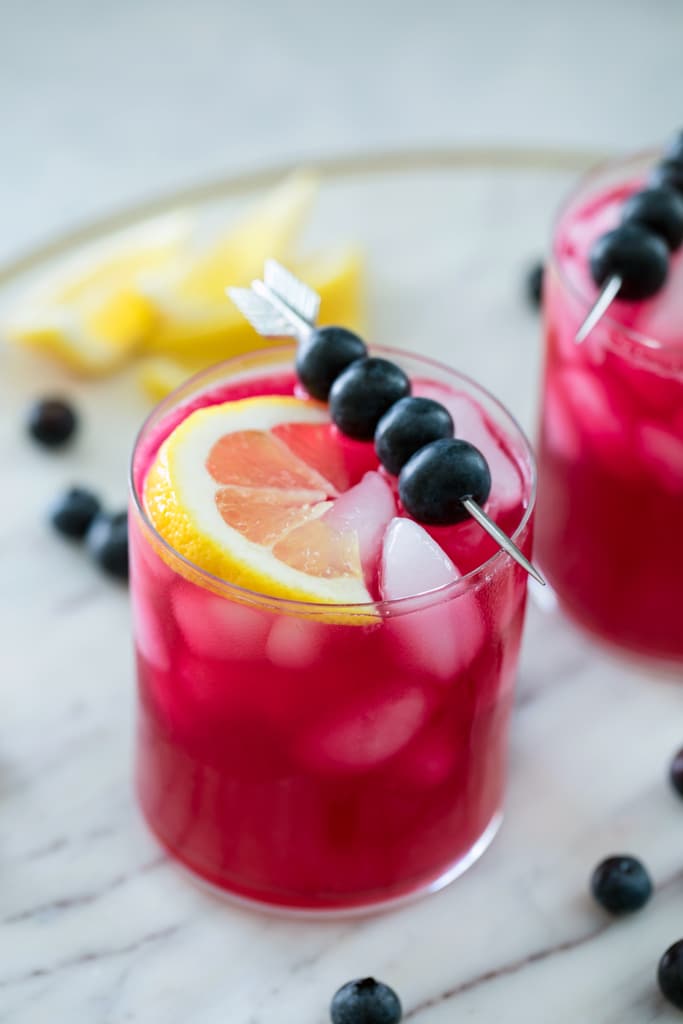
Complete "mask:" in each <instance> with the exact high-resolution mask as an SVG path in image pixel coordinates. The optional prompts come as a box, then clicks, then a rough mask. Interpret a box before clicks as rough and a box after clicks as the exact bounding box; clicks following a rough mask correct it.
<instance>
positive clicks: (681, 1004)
mask: <svg viewBox="0 0 683 1024" xmlns="http://www.w3.org/2000/svg"><path fill="white" fill-rule="evenodd" d="M657 981H658V982H659V988H660V990H661V993H662V995H663V996H664V998H665V999H668V1000H669V1002H670V1003H673V1005H674V1006H676V1007H678V1009H679V1010H683V939H679V941H678V942H674V944H673V946H669V948H668V949H667V951H666V953H665V954H664V956H663V957H662V959H661V960H660V961H659V967H658V968H657Z"/></svg>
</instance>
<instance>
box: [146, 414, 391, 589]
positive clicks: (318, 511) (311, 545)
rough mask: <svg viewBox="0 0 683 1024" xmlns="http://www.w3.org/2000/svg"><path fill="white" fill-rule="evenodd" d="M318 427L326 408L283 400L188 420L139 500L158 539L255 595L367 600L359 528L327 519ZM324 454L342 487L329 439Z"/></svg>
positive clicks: (329, 495)
mask: <svg viewBox="0 0 683 1024" xmlns="http://www.w3.org/2000/svg"><path fill="white" fill-rule="evenodd" d="M321 424H328V425H329V419H328V414H327V410H326V408H325V406H323V405H321V404H319V403H318V402H313V401H310V400H305V399H299V398H292V397H289V396H283V395H270V396H266V397H257V398H245V399H242V400H240V401H234V402H226V403H224V404H222V405H214V406H209V407H207V408H203V409H198V410H196V411H195V412H193V413H191V414H190V415H189V416H188V417H187V418H186V419H185V420H184V421H183V422H182V423H181V424H180V425H179V426H178V427H176V429H175V430H174V431H173V432H172V433H171V434H170V435H169V437H168V438H167V439H166V440H165V441H164V443H163V444H162V445H161V447H160V448H159V451H158V453H157V456H156V458H155V461H154V463H153V464H152V466H151V467H150V470H149V472H148V474H147V479H146V481H145V487H144V501H145V506H146V509H147V512H148V514H149V516H150V519H151V520H152V522H153V524H154V526H155V527H156V529H157V531H158V532H159V533H160V534H161V536H162V537H164V539H165V540H166V541H168V543H169V544H170V545H171V546H172V547H173V548H174V549H175V550H176V551H178V552H179V553H180V554H181V555H184V556H185V557H186V558H187V559H189V561H191V562H192V563H194V565H195V566H198V567H199V568H201V569H204V570H205V571H207V572H209V573H211V574H212V575H214V576H217V577H219V578H220V579H223V580H226V581H227V582H229V583H234V584H236V585H238V586H240V587H244V588H245V589H248V590H251V591H256V592H258V593H260V594H267V595H272V596H274V597H285V598H288V599H290V600H295V601H304V602H319V603H323V604H344V605H346V604H355V603H362V602H369V601H371V595H370V593H369V591H368V589H367V587H366V585H365V582H364V575H363V566H362V562H361V552H360V542H359V534H358V530H356V529H353V528H351V527H350V526H349V525H348V523H347V522H346V520H343V519H342V520H340V523H339V524H336V523H335V521H334V520H331V521H329V520H328V519H327V517H326V516H325V513H326V512H328V511H329V510H330V509H331V508H332V507H333V503H334V500H335V499H336V498H337V497H338V495H339V490H338V487H337V485H336V483H335V482H334V481H333V480H331V479H330V478H329V477H328V476H327V475H325V469H326V463H325V458H324V453H323V451H322V450H321V444H320V439H321V438H323V436H324V435H323V434H322V433H321V431H320V426H321ZM306 428H308V430H309V431H310V438H309V439H308V440H307V439H306V438H305V436H304V435H305V433H306ZM327 437H328V438H329V434H328V435H327ZM289 439H291V440H292V441H293V447H289V446H288V443H287V442H288V440H289ZM327 449H328V452H329V459H328V462H329V465H330V467H331V470H332V474H331V475H333V476H336V477H337V479H338V480H339V482H342V481H341V480H340V479H339V463H338V459H337V456H336V453H335V452H334V450H333V449H331V448H330V446H329V441H328V444H327ZM304 455H306V456H307V458H304V457H302V456H304Z"/></svg>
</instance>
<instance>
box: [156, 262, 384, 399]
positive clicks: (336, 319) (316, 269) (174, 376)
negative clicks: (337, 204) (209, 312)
mask: <svg viewBox="0 0 683 1024" xmlns="http://www.w3.org/2000/svg"><path fill="white" fill-rule="evenodd" d="M291 269H292V271H293V272H294V273H295V274H296V276H297V277H300V278H301V279H302V280H304V281H306V282H307V283H308V284H310V286H311V287H312V288H313V289H314V290H315V291H317V292H318V294H319V295H320V298H321V302H320V317H319V321H320V323H321V324H332V323H334V324H343V325H344V326H345V327H348V328H349V329H350V330H353V331H357V332H358V333H360V334H362V333H363V331H364V329H365V326H366V324H365V321H366V317H365V297H364V294H363V259H362V256H361V254H360V252H359V250H358V249H356V248H354V247H348V248H344V249H338V250H335V251H330V252H328V253H322V254H320V255H319V256H317V257H316V258H315V259H309V260H306V262H303V263H301V262H300V263H298V264H297V263H294V264H291ZM225 304H226V306H227V309H224V310H222V312H221V316H222V317H223V327H222V329H221V330H220V331H217V332H216V333H215V334H213V335H204V336H203V337H195V338H194V339H193V340H191V341H190V340H189V339H187V340H186V343H185V344H184V346H183V347H181V348H179V349H177V350H175V351H174V354H165V353H159V354H156V355H151V354H150V355H148V356H145V357H143V358H142V359H141V360H140V367H139V373H138V380H139V383H140V386H141V387H142V389H143V391H144V392H145V393H146V394H147V395H148V396H149V397H150V398H151V399H153V400H154V401H159V400H160V399H162V398H164V397H165V396H166V395H167V394H168V393H169V392H170V391H172V390H173V389H174V388H176V387H178V386H179V385H180V384H182V383H183V382H184V381H185V380H187V378H188V377H190V376H192V374H193V373H197V372H198V371H199V370H203V369H204V368H205V367H207V366H212V365H214V364H215V363H217V362H220V361H222V360H224V359H229V358H231V357H232V356H236V355H241V354H242V353H244V352H250V351H252V350H253V349H256V348H262V347H263V346H264V345H266V344H267V342H266V341H265V340H264V339H263V338H262V337H260V336H259V335H258V334H257V333H256V331H254V329H253V328H252V327H251V326H250V325H249V324H248V323H247V321H246V320H245V319H244V317H242V315H241V314H240V313H238V312H237V310H235V309H234V307H232V306H231V304H230V302H229V300H228V299H227V298H226V300H225ZM227 317H229V318H230V326H229V327H228V326H226V322H227Z"/></svg>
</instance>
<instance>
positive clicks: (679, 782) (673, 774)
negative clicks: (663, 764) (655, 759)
mask: <svg viewBox="0 0 683 1024" xmlns="http://www.w3.org/2000/svg"><path fill="white" fill-rule="evenodd" d="M669 778H670V779H671V785H672V786H673V788H674V789H675V790H676V792H677V793H678V795H679V796H683V747H681V749H680V750H679V751H678V753H677V754H675V755H674V759H673V761H672V762H671V769H670V771H669Z"/></svg>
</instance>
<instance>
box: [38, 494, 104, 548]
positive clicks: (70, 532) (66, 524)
mask: <svg viewBox="0 0 683 1024" xmlns="http://www.w3.org/2000/svg"><path fill="white" fill-rule="evenodd" d="M99 511H100V502H99V500H98V498H97V497H96V496H95V495H94V494H93V493H92V492H91V491H88V490H86V489H85V488H83V487H71V488H70V489H69V490H68V491H66V492H65V493H64V494H62V495H60V496H59V498H58V499H57V501H56V502H55V503H54V505H53V506H52V509H51V511H50V522H51V523H52V525H53V526H54V528H55V530H57V532H58V533H61V534H62V535H63V536H64V537H70V538H72V539H73V540H82V539H83V537H85V535H86V533H87V532H88V530H89V529H90V526H91V524H92V522H93V520H94V518H95V516H96V515H97V514H98V513H99Z"/></svg>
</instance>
